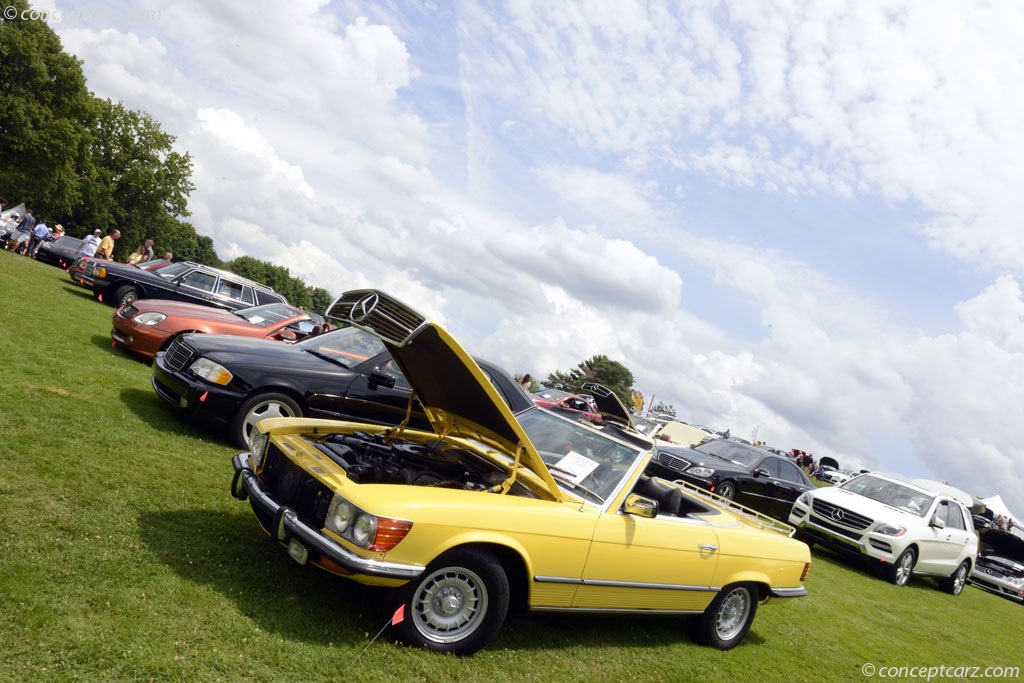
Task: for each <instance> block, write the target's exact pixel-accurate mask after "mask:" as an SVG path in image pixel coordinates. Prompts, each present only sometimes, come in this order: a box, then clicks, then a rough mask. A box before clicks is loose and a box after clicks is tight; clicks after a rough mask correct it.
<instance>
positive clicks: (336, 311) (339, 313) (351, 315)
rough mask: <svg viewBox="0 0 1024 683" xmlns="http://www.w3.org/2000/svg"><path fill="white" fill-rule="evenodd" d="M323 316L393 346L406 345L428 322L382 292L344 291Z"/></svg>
mask: <svg viewBox="0 0 1024 683" xmlns="http://www.w3.org/2000/svg"><path fill="white" fill-rule="evenodd" d="M325 317H327V318H329V319H331V320H337V321H340V322H345V323H349V324H352V325H355V326H356V327H360V328H362V329H365V330H369V331H371V332H373V333H374V334H376V335H377V336H378V337H380V338H381V339H383V340H384V341H387V342H390V343H392V344H394V345H395V346H405V345H406V344H407V343H408V342H409V341H410V340H411V339H412V338H413V337H414V336H415V335H416V333H417V332H419V331H420V329H422V328H423V327H424V326H426V324H427V318H426V317H425V316H423V315H422V314H421V313H417V312H416V311H414V310H413V309H411V308H409V307H408V306H406V305H405V304H404V303H402V302H401V301H399V300H398V299H394V298H392V297H390V296H388V295H387V294H385V293H384V292H379V291H376V290H373V289H360V290H355V291H351V292H345V293H344V294H342V295H341V296H340V297H338V299H337V300H336V301H335V302H334V303H333V304H331V307H330V308H329V309H328V310H327V313H326V314H325Z"/></svg>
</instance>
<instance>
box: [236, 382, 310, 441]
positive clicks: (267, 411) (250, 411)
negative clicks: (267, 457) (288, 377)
mask: <svg viewBox="0 0 1024 683" xmlns="http://www.w3.org/2000/svg"><path fill="white" fill-rule="evenodd" d="M268 417H302V408H300V407H299V404H298V403H296V402H295V400H294V399H292V398H291V397H290V396H286V395H285V394H278V393H271V392H268V393H263V394H256V395H255V396H252V397H251V398H249V400H247V401H246V402H245V403H243V404H242V405H241V406H240V407H239V408H238V410H237V411H235V416H234V417H233V418H232V419H231V424H230V426H229V429H230V436H231V441H232V443H234V444H235V445H236V446H238V447H239V448H246V449H247V448H249V437H250V436H251V435H252V430H253V429H255V428H256V423H257V422H259V421H260V420H262V419H264V418H268Z"/></svg>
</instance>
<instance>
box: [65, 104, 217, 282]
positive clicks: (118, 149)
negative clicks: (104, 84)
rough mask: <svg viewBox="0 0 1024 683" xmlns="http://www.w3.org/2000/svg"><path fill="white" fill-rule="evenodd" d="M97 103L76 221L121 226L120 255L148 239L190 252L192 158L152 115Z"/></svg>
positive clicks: (163, 246) (92, 225)
mask: <svg viewBox="0 0 1024 683" xmlns="http://www.w3.org/2000/svg"><path fill="white" fill-rule="evenodd" d="M92 106H93V110H94V112H95V119H94V125H93V127H92V129H91V131H90V133H91V136H90V137H91V145H90V153H91V155H92V159H91V161H92V163H91V165H90V173H89V176H88V178H87V181H86V182H84V183H83V195H84V200H85V201H84V203H83V205H82V206H81V207H80V209H79V211H78V212H77V214H76V217H75V218H76V221H75V222H76V223H78V222H80V223H82V224H83V226H84V227H85V228H97V227H98V228H100V229H103V230H104V231H107V230H109V229H113V228H118V229H119V230H121V240H120V242H119V244H118V245H117V247H118V248H117V255H118V256H127V254H129V253H130V252H131V251H132V249H134V248H135V247H137V246H138V245H139V244H140V243H141V242H142V241H143V240H146V239H152V240H153V241H154V243H155V246H156V249H157V250H159V251H166V250H171V251H178V252H179V253H180V252H182V251H185V250H187V246H188V245H189V244H190V243H191V242H193V241H194V240H193V235H191V234H189V233H194V229H192V227H191V226H190V225H188V224H187V223H182V222H181V221H180V220H179V218H178V217H179V216H187V215H188V195H189V194H190V193H191V192H192V191H193V190H194V189H195V186H194V185H193V184H192V180H191V176H192V159H191V157H190V156H189V154H188V153H184V154H183V153H180V152H177V151H175V150H174V136H173V135H170V134H168V133H165V132H164V131H163V130H161V128H160V124H159V123H157V122H156V120H155V119H153V117H151V116H149V115H148V114H146V113H143V112H137V111H132V110H130V109H126V108H125V107H124V106H123V105H121V104H119V103H118V104H115V103H113V102H111V101H110V100H101V99H94V100H93V105H92ZM82 232H84V230H83V231H82ZM175 248H177V249H175ZM211 265H212V264H211Z"/></svg>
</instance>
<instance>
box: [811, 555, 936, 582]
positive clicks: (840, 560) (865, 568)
mask: <svg viewBox="0 0 1024 683" xmlns="http://www.w3.org/2000/svg"><path fill="white" fill-rule="evenodd" d="M816 555H817V556H818V557H815V556H816ZM826 558H827V560H828V561H830V562H831V563H832V564H834V565H838V566H841V567H843V568H845V569H848V570H850V571H853V572H858V573H861V574H866V575H868V576H870V577H873V578H875V579H876V580H877V581H879V582H881V583H887V584H891V582H890V581H889V579H888V571H889V569H890V568H891V567H892V565H888V564H883V563H881V562H879V561H878V560H868V559H865V558H861V557H855V556H853V555H847V554H846V553H842V552H839V551H837V550H832V549H831V548H828V547H826V546H822V545H815V546H814V549H813V551H812V557H811V571H814V569H813V567H814V561H815V560H823V559H826ZM890 587H891V588H892V589H893V590H898V591H899V590H901V591H915V590H919V591H936V590H938V589H939V585H938V583H937V582H936V580H935V579H933V578H926V577H923V576H912V577H911V578H910V581H908V582H907V584H906V585H905V586H902V587H897V586H895V585H890Z"/></svg>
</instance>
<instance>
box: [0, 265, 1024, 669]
mask: <svg viewBox="0 0 1024 683" xmlns="http://www.w3.org/2000/svg"><path fill="white" fill-rule="evenodd" d="M0 292H2V293H3V300H2V305H0V317H2V325H0V353H2V357H3V363H2V365H0V367H2V377H0V379H2V383H0V411H2V412H0V414H2V416H3V448H0V653H3V657H2V660H0V681H43V680H45V681H73V680H86V681H94V680H95V681H108V680H131V681H150V680H155V681H165V680H189V681H192V680H196V681H242V680H253V681H284V680H290V681H321V680H322V681H340V680H354V681H375V682H376V681H406V680H410V681H411V680H427V681H475V680H486V681H520V680H536V681H628V680H633V681H689V680H699V681H755V680H757V681H764V682H765V683H767V682H768V681H772V682H774V681H787V682H794V681H833V680H834V681H848V680H863V679H865V678H869V677H867V676H864V675H863V673H862V666H864V665H874V666H875V667H878V668H880V667H888V666H908V667H913V666H922V667H929V666H934V667H939V666H943V665H945V666H947V667H951V666H961V667H963V666H978V667H981V669H980V670H981V671H984V669H985V668H986V667H989V666H998V667H1021V666H1024V656H1022V654H1021V647H1020V643H1021V633H1022V631H1024V629H1022V625H1024V607H1021V606H1020V605H1016V604H1013V603H1011V602H1009V601H1007V600H1003V599H1001V598H998V597H996V596H993V595H989V594H987V593H984V592H982V591H980V590H978V589H977V588H974V587H968V588H966V589H965V590H964V593H963V595H961V596H960V597H959V598H954V597H952V596H950V595H947V594H945V593H942V592H940V591H938V590H937V589H936V588H935V585H934V583H932V582H930V581H927V580H915V581H913V582H912V583H911V584H910V585H909V586H907V587H906V588H903V589H900V588H896V587H895V586H892V585H890V584H888V583H886V582H884V581H881V580H880V579H877V578H874V577H873V576H872V575H871V574H870V573H869V572H868V571H865V570H864V568H863V567H861V566H859V565H855V564H851V563H848V562H846V561H844V560H842V559H840V558H838V557H836V556H834V555H831V554H830V553H828V552H827V551H822V550H818V549H815V550H814V551H813V559H814V564H813V567H812V569H811V574H810V577H809V578H808V580H807V588H808V591H809V593H810V596H809V597H807V598H804V599H801V600H793V601H790V602H788V603H778V604H772V603H769V604H768V605H764V606H762V608H761V609H760V611H759V612H758V615H757V619H756V620H755V622H754V626H753V628H752V630H751V632H750V634H749V635H748V636H747V638H746V640H745V641H744V643H743V644H741V645H740V646H739V647H737V648H736V649H734V650H732V651H729V652H719V651H717V650H712V649H709V648H705V647H701V646H698V645H696V644H695V643H694V642H693V641H692V640H691V639H690V637H689V636H688V625H689V621H688V620H686V619H681V618H650V619H641V618H571V617H558V618H555V617H546V616H545V617H541V616H531V615H526V616H523V617H515V618H513V619H511V620H510V621H509V623H508V624H506V626H505V628H504V629H503V630H502V631H501V632H500V633H499V635H498V637H497V638H496V639H495V640H494V641H493V642H492V643H491V645H490V646H489V647H488V648H487V649H485V650H483V651H482V652H480V653H479V654H477V655H476V656H474V657H472V658H466V659H460V658H454V657H448V656H439V655H435V654H430V653H427V652H424V651H419V650H414V649H409V648H406V647H402V646H399V645H396V644H394V643H392V642H390V641H389V640H388V639H387V636H386V635H385V636H383V637H382V638H381V639H379V640H377V641H375V642H372V643H371V640H372V639H373V637H374V636H375V635H376V634H377V632H378V631H379V630H380V629H381V627H382V626H383V625H384V623H385V621H386V620H387V616H388V614H389V613H390V610H391V609H392V608H393V606H394V603H393V602H391V601H390V600H389V598H388V594H387V593H386V592H383V591H373V590H369V589H365V588H362V587H360V586H358V585H356V584H354V583H352V582H348V581H345V580H343V579H338V578H335V577H333V576H330V575H327V574H325V573H323V572H321V571H319V570H316V569H314V568H309V567H300V566H298V565H297V564H295V563H294V562H292V561H291V560H290V559H289V558H288V556H287V554H286V553H285V552H284V551H283V550H282V549H281V548H279V547H278V546H276V545H275V544H273V543H272V542H271V541H270V540H269V539H268V538H267V537H266V536H265V535H264V534H263V532H262V531H261V530H260V529H259V527H258V526H257V524H256V521H255V519H254V518H253V516H252V514H251V511H250V509H249V507H248V505H247V504H245V503H242V502H239V501H237V500H235V499H233V498H232V497H231V496H230V494H229V493H228V485H229V483H230V480H231V475H232V469H231V464H230V457H231V455H233V453H234V451H233V450H232V449H231V448H230V447H229V446H227V445H226V444H225V442H223V441H222V440H220V438H219V435H217V434H214V433H212V432H210V431H208V430H202V429H198V428H196V427H195V426H190V425H188V424H186V423H185V422H184V421H182V420H180V419H178V418H177V416H176V415H174V414H173V413H172V411H171V410H170V408H169V407H168V406H166V405H165V404H164V403H163V402H162V401H161V400H160V399H158V398H157V396H156V395H155V394H154V393H153V390H152V388H151V387H150V368H149V365H148V364H147V363H145V362H142V361H139V360H136V359H135V358H133V357H130V356H128V355H127V354H125V353H124V352H122V351H119V350H115V349H112V348H111V343H110V335H109V333H110V316H111V313H112V309H111V308H109V307H107V306H104V305H102V304H100V303H97V302H95V301H93V300H92V298H91V296H90V293H89V292H88V290H85V289H82V288H80V287H78V286H77V285H74V284H73V283H72V282H71V281H70V279H69V278H68V277H67V275H66V274H65V273H64V272H63V271H61V270H59V269H57V268H53V267H51V266H47V265H44V264H41V263H36V262H35V261H32V260H30V259H26V258H23V257H20V256H14V255H12V254H9V253H7V252H2V253H0ZM364 649H365V652H364ZM891 673H892V675H890V676H888V677H889V678H895V677H897V676H896V675H895V673H894V672H891ZM874 677H875V678H877V677H879V676H878V675H877V674H876V675H875V676H874ZM918 678H920V679H923V678H924V675H923V674H922V675H920V676H918ZM965 678H966V677H965ZM956 679H957V678H956V677H946V678H942V679H939V678H937V677H933V678H932V680H956ZM904 680H911V679H910V678H905V679H904Z"/></svg>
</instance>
